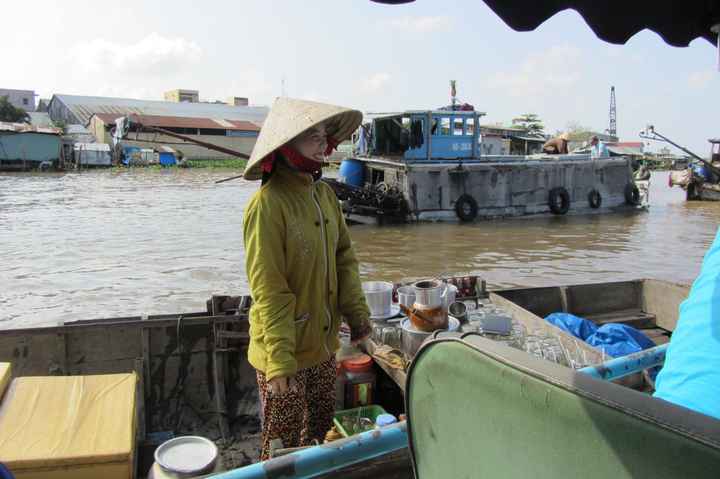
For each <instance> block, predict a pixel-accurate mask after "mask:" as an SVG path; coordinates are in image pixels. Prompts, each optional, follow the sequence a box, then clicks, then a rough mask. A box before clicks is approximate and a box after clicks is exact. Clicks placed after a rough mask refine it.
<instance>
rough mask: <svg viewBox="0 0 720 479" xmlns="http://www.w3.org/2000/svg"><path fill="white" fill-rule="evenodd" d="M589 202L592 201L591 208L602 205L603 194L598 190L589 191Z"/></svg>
mask: <svg viewBox="0 0 720 479" xmlns="http://www.w3.org/2000/svg"><path fill="white" fill-rule="evenodd" d="M588 203H590V208H592V209H595V210H596V209H598V208H600V205H602V196H601V195H600V192H599V191H598V190H595V189H593V190H590V193H588Z"/></svg>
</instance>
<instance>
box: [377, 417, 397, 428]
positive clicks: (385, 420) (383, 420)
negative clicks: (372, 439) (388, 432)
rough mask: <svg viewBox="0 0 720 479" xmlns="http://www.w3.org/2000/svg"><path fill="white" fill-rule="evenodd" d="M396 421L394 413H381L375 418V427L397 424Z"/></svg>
mask: <svg viewBox="0 0 720 479" xmlns="http://www.w3.org/2000/svg"><path fill="white" fill-rule="evenodd" d="M396 422H397V418H396V417H395V416H393V415H392V414H380V415H379V416H378V417H377V418H375V428H376V429H377V428H381V427H385V426H389V425H390V424H395V423H396Z"/></svg>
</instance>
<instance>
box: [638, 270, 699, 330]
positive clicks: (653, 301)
mask: <svg viewBox="0 0 720 479" xmlns="http://www.w3.org/2000/svg"><path fill="white" fill-rule="evenodd" d="M688 293H690V287H689V286H687V285H681V284H675V283H668V282H666V281H659V280H654V279H646V280H645V281H644V282H643V305H642V308H643V311H645V312H646V313H651V314H654V315H655V322H656V324H657V325H658V326H659V327H661V328H664V329H667V330H668V331H674V330H675V325H676V324H677V321H678V315H679V308H678V306H679V305H680V303H682V302H683V301H684V300H685V299H686V298H687V296H688Z"/></svg>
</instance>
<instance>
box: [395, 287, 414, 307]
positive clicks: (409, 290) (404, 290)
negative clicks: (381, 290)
mask: <svg viewBox="0 0 720 479" xmlns="http://www.w3.org/2000/svg"><path fill="white" fill-rule="evenodd" d="M397 292H398V303H400V304H402V305H403V306H405V307H406V308H412V306H413V304H414V303H415V288H414V287H413V286H401V287H400V288H398V290H397Z"/></svg>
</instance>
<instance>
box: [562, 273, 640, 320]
mask: <svg viewBox="0 0 720 479" xmlns="http://www.w3.org/2000/svg"><path fill="white" fill-rule="evenodd" d="M566 294H567V299H568V305H567V311H568V312H569V313H572V314H575V315H577V316H580V317H583V318H584V317H588V316H591V315H593V314H606V313H610V312H613V311H626V310H632V309H637V310H642V283H641V282H640V281H623V282H617V283H600V284H581V285H576V286H567V287H566Z"/></svg>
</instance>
